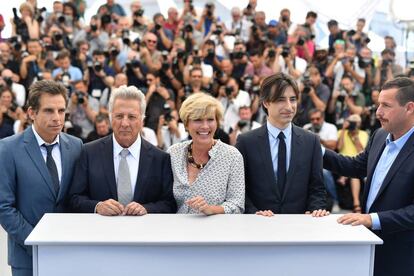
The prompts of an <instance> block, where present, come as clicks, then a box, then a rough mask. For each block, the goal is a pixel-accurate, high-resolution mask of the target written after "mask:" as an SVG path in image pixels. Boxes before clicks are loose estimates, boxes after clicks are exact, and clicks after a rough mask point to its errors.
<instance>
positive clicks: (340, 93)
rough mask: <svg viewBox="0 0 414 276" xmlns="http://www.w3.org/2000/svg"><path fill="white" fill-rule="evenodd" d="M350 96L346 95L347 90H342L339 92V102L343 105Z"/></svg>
mask: <svg viewBox="0 0 414 276" xmlns="http://www.w3.org/2000/svg"><path fill="white" fill-rule="evenodd" d="M347 95H348V93H346V91H345V89H343V88H342V89H341V90H340V91H339V96H338V98H337V100H338V102H341V103H343V102H344V101H345V98H346V96H347Z"/></svg>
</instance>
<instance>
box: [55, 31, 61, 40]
mask: <svg viewBox="0 0 414 276" xmlns="http://www.w3.org/2000/svg"><path fill="white" fill-rule="evenodd" d="M53 38H54V40H55V41H61V40H62V39H63V35H62V34H61V33H58V32H56V33H54V34H53Z"/></svg>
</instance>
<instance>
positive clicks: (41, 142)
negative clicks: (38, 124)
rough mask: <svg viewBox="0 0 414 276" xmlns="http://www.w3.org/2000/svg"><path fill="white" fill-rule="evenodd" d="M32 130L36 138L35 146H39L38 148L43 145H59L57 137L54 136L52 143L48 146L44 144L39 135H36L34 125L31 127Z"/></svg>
mask: <svg viewBox="0 0 414 276" xmlns="http://www.w3.org/2000/svg"><path fill="white" fill-rule="evenodd" d="M32 130H33V133H34V135H35V137H36V141H37V144H38V145H39V147H41V146H43V144H46V145H53V144H55V143H57V144H60V140H59V135H56V138H55V140H54V141H53V142H52V143H50V144H49V143H47V142H45V140H43V139H42V137H40V135H39V133H37V131H36V128H35V126H34V125H32Z"/></svg>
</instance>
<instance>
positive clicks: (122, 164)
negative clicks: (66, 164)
mask: <svg viewBox="0 0 414 276" xmlns="http://www.w3.org/2000/svg"><path fill="white" fill-rule="evenodd" d="M145 107H146V103H145V96H144V94H143V93H142V92H141V91H140V90H138V89H137V88H136V87H134V86H129V87H127V86H125V85H124V86H120V87H119V88H117V89H115V90H114V91H113V92H112V94H111V97H110V100H109V115H110V120H111V126H112V130H113V135H109V136H106V137H104V138H101V139H99V140H96V141H93V142H91V143H88V144H87V145H85V147H84V150H83V151H82V153H81V157H80V159H79V161H78V163H77V165H76V169H75V174H74V178H73V182H72V187H71V189H70V193H69V196H70V206H71V208H72V209H73V211H75V212H82V213H94V212H95V213H98V214H101V215H105V216H117V215H138V216H141V215H145V214H147V213H175V211H176V204H175V200H174V197H173V192H172V183H173V175H172V171H171V163H170V157H169V155H168V154H167V153H165V152H163V151H161V150H159V149H157V148H156V147H154V146H152V145H151V144H150V143H148V142H147V141H145V140H144V139H143V138H142V137H141V136H140V133H141V129H142V127H143V121H144V114H145Z"/></svg>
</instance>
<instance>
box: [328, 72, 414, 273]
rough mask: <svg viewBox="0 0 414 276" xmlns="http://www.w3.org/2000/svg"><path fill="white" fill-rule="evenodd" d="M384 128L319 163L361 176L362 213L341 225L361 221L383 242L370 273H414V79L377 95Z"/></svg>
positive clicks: (347, 217)
mask: <svg viewBox="0 0 414 276" xmlns="http://www.w3.org/2000/svg"><path fill="white" fill-rule="evenodd" d="M378 101H379V106H378V109H377V113H376V115H377V118H378V119H379V120H380V122H381V126H382V128H380V129H378V130H377V131H376V132H374V134H373V135H372V137H371V139H370V141H369V143H368V146H367V147H366V148H365V151H363V152H362V153H360V154H359V155H358V156H356V157H354V158H350V157H344V156H341V155H339V154H337V153H335V152H333V151H330V150H326V151H325V154H324V159H323V162H324V163H323V165H324V167H325V168H326V169H328V170H332V171H333V172H336V173H338V174H340V175H344V176H349V177H355V178H364V177H366V178H367V180H366V185H365V187H364V191H363V197H362V201H361V203H362V204H361V207H363V214H346V215H344V216H342V217H340V218H339V219H338V222H339V223H342V224H352V225H361V224H362V225H364V226H366V227H368V228H370V229H372V230H373V232H374V233H375V234H377V235H378V236H379V237H380V238H381V239H382V240H383V241H384V244H383V245H381V246H377V247H376V250H375V268H374V275H376V276H382V275H384V276H385V275H398V276H405V275H407V276H408V275H414V262H413V260H414V203H413V202H414V183H413V179H414V162H413V161H414V135H413V132H414V82H413V81H412V80H410V79H409V78H405V77H404V78H396V79H394V80H391V81H389V82H387V83H385V84H384V86H383V87H382V91H381V92H380V94H379V99H378Z"/></svg>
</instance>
